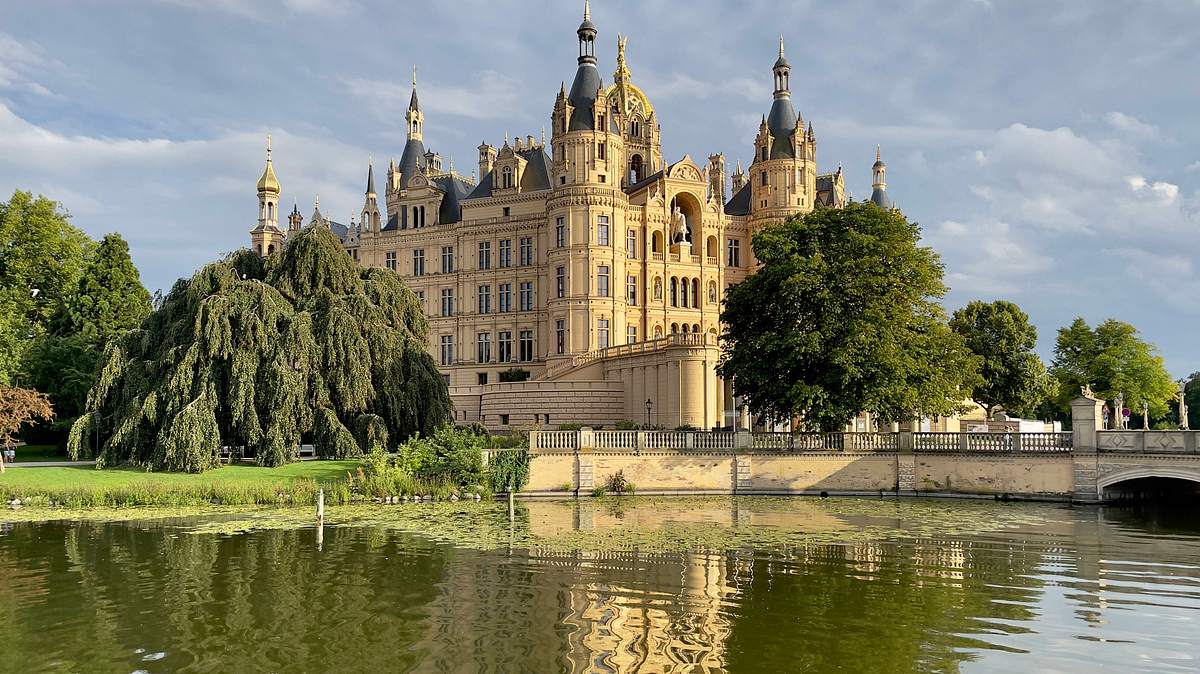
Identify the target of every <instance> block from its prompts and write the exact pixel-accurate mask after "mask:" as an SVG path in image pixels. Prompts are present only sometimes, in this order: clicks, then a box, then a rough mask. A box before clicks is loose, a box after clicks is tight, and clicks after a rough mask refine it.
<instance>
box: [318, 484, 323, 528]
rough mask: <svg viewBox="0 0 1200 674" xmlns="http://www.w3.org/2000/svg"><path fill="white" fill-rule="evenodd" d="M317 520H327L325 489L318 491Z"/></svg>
mask: <svg viewBox="0 0 1200 674" xmlns="http://www.w3.org/2000/svg"><path fill="white" fill-rule="evenodd" d="M317 521H318V522H324V521H325V490H324V489H320V490H318V491H317Z"/></svg>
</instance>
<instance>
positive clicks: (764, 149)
mask: <svg viewBox="0 0 1200 674" xmlns="http://www.w3.org/2000/svg"><path fill="white" fill-rule="evenodd" d="M762 160H763V161H766V160H767V146H766V145H764V146H763V149H762ZM763 184H766V183H763Z"/></svg>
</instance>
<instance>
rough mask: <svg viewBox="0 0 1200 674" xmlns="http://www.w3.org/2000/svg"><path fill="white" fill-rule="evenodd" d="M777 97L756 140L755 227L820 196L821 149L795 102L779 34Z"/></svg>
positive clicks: (785, 215) (752, 184) (752, 215)
mask: <svg viewBox="0 0 1200 674" xmlns="http://www.w3.org/2000/svg"><path fill="white" fill-rule="evenodd" d="M772 71H773V73H774V80H775V93H774V99H775V100H774V102H773V103H772V104H771V111H770V113H769V114H768V115H767V116H765V117H763V119H762V123H761V124H760V125H759V129H758V135H757V136H756V137H755V139H754V162H753V163H751V164H750V170H749V174H748V176H747V178H748V180H749V183H750V189H751V194H750V222H751V225H752V226H754V227H758V226H761V225H763V224H765V223H767V222H770V221H778V220H784V219H787V218H788V217H789V216H791V215H793V214H795V213H797V212H808V211H810V210H812V208H813V205H814V201H815V197H816V191H817V190H816V183H817V151H816V138H815V136H814V135H813V130H812V124H811V123H810V124H809V125H808V128H805V126H804V118H803V117H802V116H801V115H798V114H796V110H795V108H794V107H792V92H791V76H792V66H791V63H789V62H788V59H787V56H786V55H785V53H784V49H783V38H782V37H780V38H779V58H778V59H777V60H776V61H775V65H774V67H773V68H772Z"/></svg>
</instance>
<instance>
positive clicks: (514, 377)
mask: <svg viewBox="0 0 1200 674" xmlns="http://www.w3.org/2000/svg"><path fill="white" fill-rule="evenodd" d="M500 381H502V382H508V381H529V370H526V369H524V368H519V367H514V368H510V369H508V370H505V371H503V372H501V373H500Z"/></svg>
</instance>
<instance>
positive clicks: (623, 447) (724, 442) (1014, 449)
mask: <svg viewBox="0 0 1200 674" xmlns="http://www.w3.org/2000/svg"><path fill="white" fill-rule="evenodd" d="M1152 440H1153V441H1154V442H1155V443H1156V445H1158V444H1161V445H1162V447H1163V448H1164V449H1167V448H1168V443H1166V442H1165V441H1158V440H1156V439H1152ZM1100 446H1101V448H1102V449H1110V450H1115V451H1121V450H1124V451H1148V450H1144V448H1145V447H1146V443H1143V442H1140V441H1139V442H1138V443H1137V444H1136V445H1135V444H1133V442H1132V441H1130V440H1127V439H1126V438H1125V437H1124V436H1118V435H1117V433H1116V432H1102V433H1101V442H1100ZM530 447H531V448H532V449H538V450H576V449H583V448H589V449H597V450H610V451H643V450H649V451H654V450H671V451H692V450H696V451H723V450H729V451H732V450H751V451H754V450H758V451H780V452H852V453H871V452H900V451H908V450H909V449H911V450H912V451H916V452H978V453H1068V452H1070V451H1071V450H1072V435H1071V434H1070V433H786V432H783V433H779V432H748V431H739V432H732V431H714V432H706V431H606V430H598V431H597V430H588V429H585V430H582V431H535V432H534V433H532V434H531V439H530Z"/></svg>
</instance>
